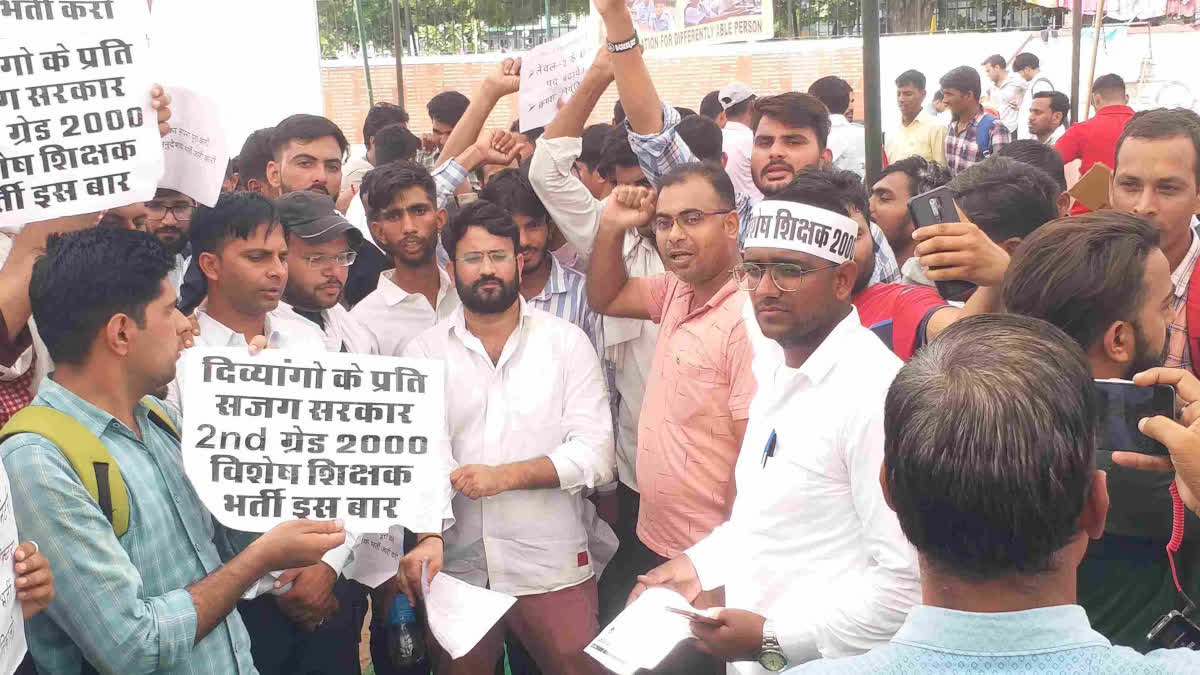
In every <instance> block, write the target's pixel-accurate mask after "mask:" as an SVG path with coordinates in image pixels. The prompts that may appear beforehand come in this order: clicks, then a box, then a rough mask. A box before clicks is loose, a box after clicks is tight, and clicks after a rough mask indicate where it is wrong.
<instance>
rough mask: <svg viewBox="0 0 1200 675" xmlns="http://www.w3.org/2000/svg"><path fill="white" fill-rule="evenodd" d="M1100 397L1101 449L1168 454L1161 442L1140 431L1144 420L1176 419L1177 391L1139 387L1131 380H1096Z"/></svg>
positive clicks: (1170, 388) (1161, 387)
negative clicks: (1156, 417) (1139, 423)
mask: <svg viewBox="0 0 1200 675" xmlns="http://www.w3.org/2000/svg"><path fill="white" fill-rule="evenodd" d="M1096 392H1097V393H1098V394H1099V395H1100V402H1101V404H1100V405H1101V408H1100V417H1101V433H1100V449H1101V450H1106V451H1109V452H1116V451H1122V450H1123V451H1127V452H1140V453H1142V454H1146V455H1166V454H1168V453H1167V449H1166V448H1165V447H1164V446H1163V444H1162V443H1159V442H1158V441H1156V440H1154V439H1152V438H1150V437H1149V436H1146V435H1145V434H1143V433H1142V432H1141V431H1139V430H1138V421H1140V420H1141V419H1142V418H1144V417H1153V416H1155V415H1162V416H1164V417H1168V418H1170V419H1175V390H1174V389H1173V388H1172V387H1170V386H1169V385H1163V384H1160V385H1155V386H1153V387H1139V386H1137V385H1135V384H1134V383H1132V382H1130V381H1128V380H1096Z"/></svg>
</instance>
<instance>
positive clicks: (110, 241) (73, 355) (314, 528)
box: [0, 228, 344, 675]
mask: <svg viewBox="0 0 1200 675" xmlns="http://www.w3.org/2000/svg"><path fill="white" fill-rule="evenodd" d="M170 267H171V260H170V257H169V256H168V254H167V252H166V250H165V249H164V248H163V246H162V245H161V244H160V243H158V241H157V240H156V239H155V238H154V237H152V236H151V235H148V234H145V233H141V232H129V231H124V230H114V229H109V228H95V229H89V230H87V231H84V232H79V233H75V234H70V235H66V236H64V237H61V238H56V239H54V240H52V241H51V242H50V244H49V246H48V248H47V253H46V256H45V257H43V258H42V259H40V260H39V261H38V262H37V263H36V265H35V266H34V271H33V278H32V281H31V283H30V287H29V295H30V301H31V303H32V307H33V316H34V319H35V320H36V321H37V324H38V327H39V331H40V335H41V337H42V339H43V340H44V341H45V344H46V347H47V349H48V351H49V353H50V355H51V356H52V357H53V359H54V362H55V364H56V368H55V371H54V376H53V378H51V379H46V380H45V381H44V382H43V383H42V386H41V389H40V391H39V393H38V396H37V398H35V399H34V404H35V405H42V406H47V407H49V408H51V409H53V410H56V411H58V412H59V413H61V414H62V415H64V419H67V420H68V421H71V422H74V423H78V424H79V425H81V426H80V427H79V432H78V433H81V434H88V433H91V434H96V435H97V437H98V439H99V441H100V443H101V444H102V446H103V448H104V449H105V450H106V451H107V452H108V453H110V454H111V455H112V457H113V458H114V460H115V461H116V464H117V465H118V466H119V467H120V471H121V475H122V476H123V478H124V483H125V486H126V488H127V489H128V493H129V497H128V502H127V505H128V507H129V510H128V512H127V520H124V521H116V520H112V521H110V520H109V519H108V518H106V514H105V512H104V511H103V510H102V508H103V507H102V506H101V503H102V502H98V501H97V499H96V498H94V497H93V496H92V495H91V494H89V492H88V491H87V490H86V489H85V488H84V486H83V484H82V483H81V479H80V477H79V476H77V475H76V473H75V470H74V469H73V468H72V466H71V464H69V463H68V462H67V459H66V455H65V454H64V452H63V450H61V449H60V447H61V446H60V445H59V444H57V443H55V442H52V441H50V440H49V439H48V438H46V437H44V436H42V435H40V434H33V433H29V434H20V435H17V436H14V437H12V438H9V439H7V440H6V441H5V442H4V443H3V445H0V454H3V457H4V466H5V470H6V472H7V473H8V476H9V479H10V480H11V485H12V491H13V506H14V512H15V515H16V518H17V521H18V522H19V523H20V526H19V527H20V530H21V532H22V534H24V535H25V536H27V537H29V538H31V539H33V540H35V541H37V542H38V544H39V547H40V549H41V550H42V551H44V553H45V555H46V557H48V558H50V559H53V560H54V565H55V569H56V570H57V574H58V575H59V576H60V577H61V578H63V579H70V580H72V581H71V583H64V584H59V585H58V586H57V587H56V589H55V597H54V600H52V601H51V602H50V606H49V608H48V609H47V610H46V611H45V612H44V613H42V614H40V615H38V616H35V617H33V618H31V619H30V620H29V622H28V623H27V624H26V626H25V631H26V638H27V639H28V641H29V644H30V647H31V652H32V654H33V658H34V661H35V662H36V663H37V667H38V668H39V670H41V671H42V672H46V673H78V672H83V671H84V669H85V668H86V667H90V668H93V669H95V671H98V672H105V673H110V672H112V673H117V672H119V673H149V672H155V673H213V674H214V675H215V674H217V673H221V674H222V675H224V674H226V673H232V672H237V673H253V672H255V668H254V665H253V663H252V662H251V644H250V639H249V636H248V635H247V633H246V629H245V627H244V626H243V624H242V620H241V618H240V616H239V615H238V613H237V612H234V611H233V610H234V605H235V603H236V602H237V600H238V598H239V597H241V595H242V594H243V592H245V591H246V590H247V589H248V588H249V587H251V586H252V585H254V583H255V582H256V581H257V580H258V579H259V577H261V576H262V575H263V574H266V573H267V572H268V571H269V570H272V569H283V568H290V567H298V566H305V565H311V564H313V563H314V562H317V561H318V560H319V559H320V557H321V556H322V555H323V554H325V552H326V551H328V550H329V549H331V548H333V547H335V546H338V545H339V544H341V543H342V540H343V538H344V534H343V533H342V528H341V524H340V523H337V522H314V521H307V520H296V521H290V522H286V523H282V524H280V525H277V526H276V527H274V528H273V529H272V530H270V531H269V532H267V533H266V534H264V535H262V536H261V537H260V538H259V539H258V540H257V542H255V543H254V544H251V545H250V546H249V547H248V548H246V550H245V551H243V552H242V553H240V554H238V555H237V556H234V557H232V558H230V557H229V556H228V555H223V554H222V553H220V552H219V549H218V543H214V541H216V542H220V541H222V539H223V537H222V533H223V532H224V530H223V529H222V528H220V526H216V529H215V530H214V525H213V519H212V518H211V516H210V515H209V514H208V512H207V511H206V510H205V509H204V507H203V505H202V504H201V502H200V499H199V497H198V496H197V495H196V492H195V491H194V490H193V489H192V486H191V483H190V482H189V481H188V480H187V478H186V477H185V476H184V474H183V458H182V456H181V455H180V447H179V433H178V431H177V429H179V422H180V420H179V417H178V415H177V414H176V413H175V412H174V410H173V408H171V407H170V406H165V405H164V404H163V403H162V402H161V401H158V400H157V399H154V398H153V397H150V396H149V394H150V393H151V392H153V391H155V390H158V389H160V388H162V387H163V386H165V385H166V384H167V383H168V382H170V381H171V380H172V379H173V377H174V375H175V361H176V358H177V357H178V356H179V354H180V351H181V349H182V347H183V344H184V340H185V338H186V337H188V336H189V334H190V331H191V325H190V324H189V322H188V320H187V319H186V318H185V317H184V316H183V315H182V314H180V313H179V312H178V311H177V310H176V309H175V290H174V289H173V288H172V287H171V286H170V284H169V283H168V282H167V271H168V270H169V269H170ZM72 308H74V309H72ZM64 433H65V432H64ZM108 503H111V502H108ZM113 513H114V512H113V511H111V509H110V511H109V515H112V514H113ZM114 518H115V516H114ZM114 528H120V529H122V530H125V528H127V530H125V531H123V532H122V534H123V536H121V537H120V538H118V533H117V531H116V530H114ZM222 563H224V564H222ZM88 664H90V665H88Z"/></svg>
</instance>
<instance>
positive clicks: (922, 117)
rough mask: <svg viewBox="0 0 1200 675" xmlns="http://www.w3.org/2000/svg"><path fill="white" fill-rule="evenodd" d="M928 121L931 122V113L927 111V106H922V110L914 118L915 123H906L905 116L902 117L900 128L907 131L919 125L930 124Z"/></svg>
mask: <svg viewBox="0 0 1200 675" xmlns="http://www.w3.org/2000/svg"><path fill="white" fill-rule="evenodd" d="M928 121H929V113H928V112H927V111H926V110H925V106H921V109H920V110H919V111H917V116H916V117H914V118H913V121H912V122H909V123H908V124H905V123H904V115H901V116H900V126H901V127H903V128H905V129H907V128H909V127H914V126H917V125H918V124H921V123H924V122H928Z"/></svg>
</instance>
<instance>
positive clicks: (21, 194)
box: [0, 0, 162, 225]
mask: <svg viewBox="0 0 1200 675" xmlns="http://www.w3.org/2000/svg"><path fill="white" fill-rule="evenodd" d="M149 16H150V15H149V10H148V9H147V7H146V3H145V2H144V0H3V1H0V25H3V27H4V30H3V31H0V225H18V224H23V223H28V222H37V221H40V220H47V219H50V218H57V217H61V216H71V215H75V214H79V213H90V212H93V211H99V210H102V209H107V208H111V207H115V206H123V205H126V204H131V203H133V202H137V201H144V200H147V199H150V198H152V197H153V196H154V190H155V187H156V185H157V183H158V177H159V175H160V174H161V173H162V150H161V147H162V146H161V145H160V142H159V135H158V117H157V114H156V113H155V112H154V111H153V110H152V109H151V108H150V87H151V86H152V81H151V78H150V76H149V74H148V69H147V54H148V45H147V44H146V28H147V26H148V23H149Z"/></svg>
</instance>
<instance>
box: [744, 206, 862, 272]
mask: <svg viewBox="0 0 1200 675" xmlns="http://www.w3.org/2000/svg"><path fill="white" fill-rule="evenodd" d="M857 237H858V223H855V222H854V221H853V220H850V219H849V218H847V217H846V216H843V215H841V214H839V213H834V212H833V211H826V210H825V209H820V208H817V207H815V206H810V205H808V204H800V203H798V202H784V201H776V200H771V199H768V200H763V201H761V202H759V203H758V205H757V206H755V207H754V211H753V213H752V214H751V216H750V225H749V227H748V228H747V230H746V241H745V243H744V244H743V245H742V248H782V249H787V250H789V251H799V252H800V253H808V254H810V255H815V256H817V257H819V258H824V259H825V260H828V261H830V262H832V263H839V264H840V263H844V262H847V261H849V260H852V259H853V258H854V241H855V239H856V238H857Z"/></svg>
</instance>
